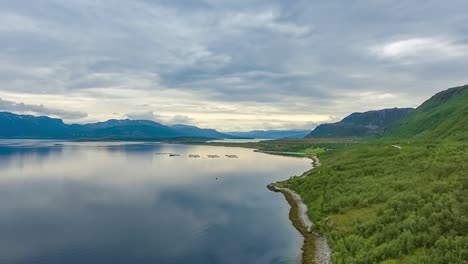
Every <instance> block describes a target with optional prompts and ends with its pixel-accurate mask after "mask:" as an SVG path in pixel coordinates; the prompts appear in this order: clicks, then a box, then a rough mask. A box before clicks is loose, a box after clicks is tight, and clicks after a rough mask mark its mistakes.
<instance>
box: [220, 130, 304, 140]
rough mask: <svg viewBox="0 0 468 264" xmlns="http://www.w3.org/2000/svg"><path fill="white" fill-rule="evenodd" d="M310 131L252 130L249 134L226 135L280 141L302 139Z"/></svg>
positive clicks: (233, 133)
mask: <svg viewBox="0 0 468 264" xmlns="http://www.w3.org/2000/svg"><path fill="white" fill-rule="evenodd" d="M309 132H310V130H253V131H249V132H227V134H229V135H232V136H236V137H243V138H261V139H280V138H303V137H304V136H306V135H307V134H308V133H309Z"/></svg>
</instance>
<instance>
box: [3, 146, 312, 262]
mask: <svg viewBox="0 0 468 264" xmlns="http://www.w3.org/2000/svg"><path fill="white" fill-rule="evenodd" d="M156 153H178V154H181V156H180V157H169V155H164V154H156ZM189 154H199V155H201V156H202V158H199V159H192V158H188V157H187V156H188V155H189ZM207 154H217V155H219V156H221V158H219V159H209V158H207V157H206V155H207ZM225 154H236V155H238V156H239V158H238V159H228V158H226V157H225V156H224V155H225ZM309 168H310V161H309V160H307V159H297V158H288V157H279V156H272V155H266V154H261V153H254V152H253V151H252V150H248V149H241V148H223V147H208V146H186V145H165V144H157V143H102V142H100V143H73V142H68V143H67V142H55V141H0V263H2V264H3V263H7V264H10V263H13V264H15V263H25V264H26V263H27V264H35V263H44V264H55V263H67V264H74V263H87V264H88V263H91V264H92V263H109V264H111V263H112V264H118V263H136V264H138V263H155V264H158V263H162V264H165V263H200V264H202V263H203V264H209V263H236V264H237V263H244V264H249V263H255V264H256V263H260V264H261V263H295V262H296V261H297V259H298V258H299V256H300V253H301V251H300V248H301V244H302V238H301V237H300V235H299V233H298V232H297V231H296V230H295V229H294V228H293V227H292V225H291V224H290V221H289V219H288V212H289V206H288V205H287V203H286V201H285V200H284V198H283V197H282V195H280V194H276V193H272V192H270V191H268V190H267V188H266V187H265V186H266V185H267V184H268V183H270V182H274V181H277V180H280V179H285V178H288V177H289V176H291V175H299V174H302V172H304V171H305V170H307V169H309ZM216 178H218V179H216Z"/></svg>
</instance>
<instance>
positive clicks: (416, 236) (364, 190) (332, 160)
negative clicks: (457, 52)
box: [264, 86, 468, 264]
mask: <svg viewBox="0 0 468 264" xmlns="http://www.w3.org/2000/svg"><path fill="white" fill-rule="evenodd" d="M467 94H468V91H467V86H461V87H455V88H451V89H448V90H445V91H442V92H440V93H438V94H436V95H434V96H433V97H432V98H430V99H429V100H427V101H426V102H424V103H423V104H422V105H421V106H420V107H418V108H417V110H416V111H414V112H413V113H412V114H409V115H408V116H407V117H405V118H403V119H401V120H399V121H397V122H396V123H393V125H391V126H390V127H389V128H388V130H387V132H385V133H384V136H383V137H382V138H380V139H377V140H368V141H365V142H364V141H348V142H344V143H342V144H339V143H337V144H336V145H331V144H330V143H329V142H323V141H321V139H316V138H308V139H303V140H302V141H301V142H293V145H290V146H288V147H285V146H284V145H282V144H281V142H271V143H269V144H270V147H271V148H277V146H280V147H281V148H282V149H280V150H281V151H295V152H299V153H308V150H310V149H313V150H319V149H322V150H324V151H316V152H315V153H316V155H318V156H319V158H320V161H321V164H322V165H321V166H320V167H318V168H315V169H313V170H311V171H309V172H307V173H305V174H304V175H302V176H301V177H292V178H291V179H289V180H287V181H284V182H279V183H276V185H278V186H279V187H287V188H289V189H292V190H293V191H295V192H297V193H298V194H299V195H300V196H301V198H302V200H303V201H304V203H305V204H306V205H307V207H308V213H309V216H310V218H311V219H312V221H313V222H314V225H315V228H316V230H317V231H319V232H320V233H321V234H323V235H324V236H325V237H326V238H327V240H328V242H329V245H330V247H331V250H332V260H333V263H369V264H370V263H384V264H396V263H402V264H413V263H425V264H445V263H460V264H461V263H467V262H466V261H467V259H468V251H467V250H466V249H467V248H468V228H467V227H468V217H467V216H468V206H467V205H468V196H467V195H466V194H467V192H468V174H467V173H466V171H468V165H467V164H468V137H467V136H466V133H467V123H468V112H467V107H468V101H467ZM329 140H331V139H329ZM313 141H315V142H313ZM264 144H267V143H264Z"/></svg>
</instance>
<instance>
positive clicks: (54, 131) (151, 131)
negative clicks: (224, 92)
mask: <svg viewBox="0 0 468 264" xmlns="http://www.w3.org/2000/svg"><path fill="white" fill-rule="evenodd" d="M181 137H184V138H209V139H213V138H215V139H221V138H232V136H229V135H226V134H223V133H220V132H218V131H216V130H214V129H201V128H198V127H195V126H185V125H176V126H172V127H170V126H165V125H162V124H159V123H157V122H154V121H149V120H129V119H125V120H116V119H111V120H108V121H105V122H99V123H92V124H85V125H77V124H72V125H68V124H65V123H63V121H62V120H60V119H55V118H50V117H45V116H39V117H36V116H31V115H17V114H13V113H8V112H0V138H37V139H83V140H86V139H87V140H106V139H109V140H119V139H120V140H159V139H170V138H181Z"/></svg>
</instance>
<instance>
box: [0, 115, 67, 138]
mask: <svg viewBox="0 0 468 264" xmlns="http://www.w3.org/2000/svg"><path fill="white" fill-rule="evenodd" d="M70 134H71V129H70V127H69V126H68V125H66V124H64V123H63V121H62V120H60V119H56V118H50V117H46V116H40V117H35V116H31V115H16V114H13V113H8V112H0V137H2V138H43V139H47V138H66V137H68V136H69V135H70Z"/></svg>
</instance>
